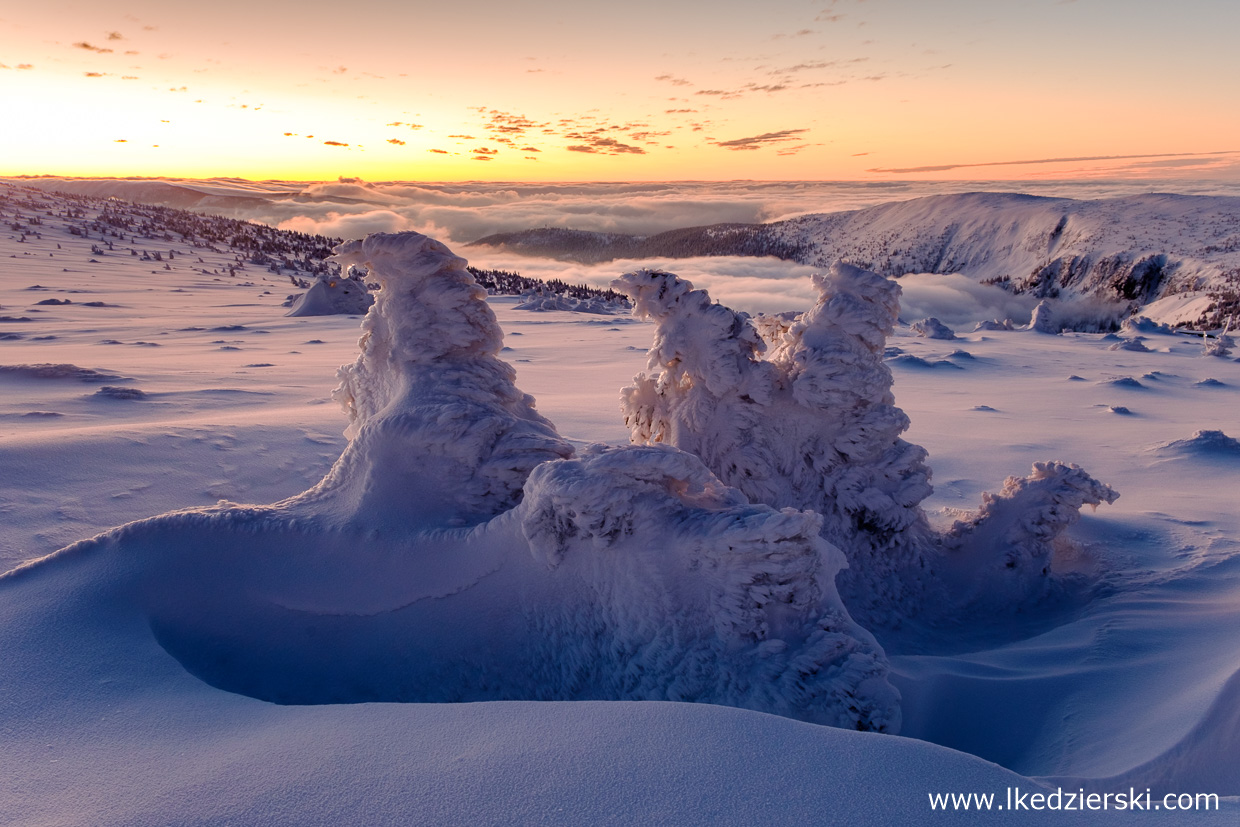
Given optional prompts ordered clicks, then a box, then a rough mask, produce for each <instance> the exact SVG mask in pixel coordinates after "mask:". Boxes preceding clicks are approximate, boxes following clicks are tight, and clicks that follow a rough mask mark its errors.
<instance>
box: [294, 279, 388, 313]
mask: <svg viewBox="0 0 1240 827" xmlns="http://www.w3.org/2000/svg"><path fill="white" fill-rule="evenodd" d="M286 304H287V305H288V306H289V307H290V310H289V312H288V313H287V314H286V315H289V316H335V315H345V316H350V315H358V316H360V315H362V314H364V313H365V312H366V311H367V310H369V309H370V306H371V305H372V304H374V297H373V296H371V295H370V290H369V289H367V287H366V282H365V281H363V280H362V279H360V278H354V277H350V276H345V275H341V274H340V273H324V274H322V275H320V276H319V277H318V278H316V279H315V280H314V282H313V283H312V284H311V285H310V289H308V290H307V291H306V292H305V293H302V294H301V295H295V296H290V297H289V301H288V302H286Z"/></svg>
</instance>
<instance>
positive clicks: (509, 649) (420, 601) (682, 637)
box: [0, 233, 900, 732]
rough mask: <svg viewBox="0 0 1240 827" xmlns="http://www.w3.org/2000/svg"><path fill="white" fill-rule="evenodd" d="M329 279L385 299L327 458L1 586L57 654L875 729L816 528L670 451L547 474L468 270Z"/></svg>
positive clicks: (309, 682)
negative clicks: (305, 487)
mask: <svg viewBox="0 0 1240 827" xmlns="http://www.w3.org/2000/svg"><path fill="white" fill-rule="evenodd" d="M337 260H338V261H339V262H340V264H341V266H342V267H345V268H347V267H349V266H351V265H354V266H358V267H365V268H367V269H368V271H369V275H368V278H369V279H372V280H374V281H377V282H378V283H379V284H380V285H381V289H380V290H379V291H378V293H377V296H376V301H375V304H374V306H373V307H372V308H371V311H370V313H369V314H368V315H367V317H366V319H365V321H364V323H363V331H364V333H363V336H362V339H361V343H360V348H361V353H360V355H359V356H358V358H357V361H356V362H354V363H353V364H352V365H348V366H345V367H343V368H342V369H341V371H340V379H341V384H340V387H339V388H338V389H337V391H336V394H335V396H336V398H337V399H338V400H339V401H340V402H341V403H342V405H343V406H344V407H345V410H346V411H347V412H348V414H349V419H350V423H349V427H348V431H347V435H348V436H349V438H350V442H349V445H348V446H347V448H346V449H345V452H344V454H343V455H342V456H341V458H340V459H339V461H338V462H337V463H336V465H335V466H334V467H333V468H332V470H331V471H330V473H329V474H328V475H327V476H326V477H325V478H324V479H323V481H322V482H321V483H319V485H317V486H316V487H314V488H312V489H311V490H309V491H307V492H305V493H303V494H301V495H298V496H296V497H293V498H291V499H288V500H285V501H283V502H281V503H277V504H275V505H271V506H241V505H234V504H230V503H221V504H219V505H218V506H216V507H213V508H207V509H197V510H189V511H182V512H175V513H171V514H167V515H163V516H160V517H154V518H151V519H148V520H143V521H139V522H135V523H131V524H129V525H127V526H123V527H121V528H119V529H115V530H113V531H111V532H108V533H105V534H102V535H100V536H99V537H96V538H94V539H92V540H87V541H83V542H81V543H78V544H76V545H74V546H71V547H69V548H66V549H63V550H62V551H60V552H58V553H57V554H54V555H52V556H50V557H48V558H44V559H43V560H40V561H36V562H35V563H32V564H29V565H27V566H25V567H23V568H21V569H18V570H16V571H15V572H13V573H11V574H10V575H8V576H6V577H5V578H2V579H0V588H4V589H7V590H8V592H9V595H6V596H12V595H13V593H14V591H15V590H21V589H26V590H27V596H28V599H29V600H30V601H33V603H32V606H33V607H34V608H31V609H29V611H31V612H33V613H35V614H37V615H38V617H39V623H38V624H35V626H39V627H40V628H42V627H43V626H42V624H46V623H53V624H58V625H57V628H59V629H62V630H63V634H64V639H63V643H64V647H66V648H65V650H64V651H62V652H60V653H59V654H58V656H57V657H58V658H59V659H61V660H62V661H63V662H66V663H68V662H72V663H77V662H78V661H81V662H82V663H83V664H89V663H93V662H94V659H95V658H97V657H99V656H100V655H99V653H100V652H102V653H105V654H104V655H102V656H103V657H105V658H106V660H107V661H108V663H109V664H110V666H109V669H110V670H111V671H113V672H115V671H117V670H119V671H121V672H124V671H125V670H127V669H128V670H132V671H134V672H135V673H136V672H142V671H144V670H148V669H151V668H154V667H151V666H150V664H151V663H155V662H157V659H155V660H152V658H153V657H154V656H153V655H151V654H150V650H151V648H152V647H151V646H150V644H149V640H150V634H151V633H153V634H154V637H155V640H157V641H158V643H159V646H160V647H162V649H163V651H165V652H167V653H169V654H171V655H172V656H173V657H175V658H176V659H177V661H179V662H180V664H181V665H182V666H184V667H185V669H187V670H188V671H189V672H190V673H192V674H194V675H196V676H198V677H199V678H201V679H202V680H203V681H205V682H206V683H209V684H211V685H213V686H216V687H219V688H222V689H226V690H229V691H232V692H235V693H239V694H244V695H249V696H253V697H256V698H261V699H265V700H269V701H275V702H279V703H286V704H315V703H339V702H360V701H378V700H381V701H419V702H425V701H483V700H513V699H525V700H549V699H559V700H569V699H625V700H648V699H657V700H677V701H702V702H710V703H719V704H727V705H734V706H743V707H748V708H752V709H756V710H761V711H768V712H774V713H778V714H782V715H787V716H792V717H796V718H800V719H803V720H808V721H814V722H818V723H824V724H830V725H835V726H841V727H847V728H850V729H865V730H878V731H886V732H894V731H896V730H897V729H898V727H899V724H900V708H899V695H898V693H897V692H896V691H895V689H894V688H893V687H892V686H891V685H890V684H889V683H888V681H887V663H886V658H885V656H884V654H883V652H882V650H881V649H880V648H879V646H878V644H877V643H876V642H875V640H874V639H873V637H871V636H870V635H869V634H868V633H867V632H865V631H864V630H862V629H861V628H860V627H858V626H857V625H856V624H855V623H854V622H853V621H852V620H851V619H850V618H849V616H848V613H847V612H846V610H845V609H844V607H843V604H842V602H841V600H840V598H839V595H838V593H837V591H836V588H835V583H834V578H835V575H836V574H837V572H838V571H839V570H840V569H841V567H842V566H843V565H844V558H843V555H842V554H841V552H840V551H839V550H838V549H836V548H834V547H833V546H831V545H830V544H829V543H828V542H826V541H824V540H823V539H822V538H821V537H820V536H819V530H820V527H821V522H822V518H821V517H820V516H819V515H818V514H815V513H813V512H810V511H802V510H797V509H784V510H776V509H774V508H771V507H769V506H766V505H761V504H751V503H749V502H748V501H747V500H746V498H745V496H744V495H743V494H741V493H740V492H739V491H737V490H735V489H733V488H730V487H728V486H727V485H725V484H724V483H723V482H721V481H720V480H719V479H718V478H717V477H716V476H715V475H714V474H712V473H711V472H710V471H709V470H708V469H707V468H706V467H705V466H704V465H703V464H702V462H701V460H699V459H698V458H697V457H695V456H693V455H691V454H688V453H685V452H683V451H679V450H677V449H675V448H671V447H666V446H656V447H633V446H627V447H623V448H602V447H594V448H590V449H587V450H586V451H584V452H583V453H582V455H581V456H580V457H577V458H574V459H569V458H568V457H570V455H571V454H572V450H571V448H570V447H569V445H568V444H567V442H565V441H564V440H563V439H561V438H560V437H559V436H558V434H557V433H556V431H555V429H554V427H553V426H552V425H551V423H550V422H548V421H547V420H546V419H544V418H543V417H541V416H540V415H539V414H538V413H537V412H536V411H535V410H534V403H533V399H532V398H531V397H529V396H528V395H526V394H523V393H522V392H521V391H520V390H519V389H517V388H516V386H515V384H514V383H513V378H514V373H513V370H512V368H511V367H509V366H508V365H507V364H505V363H503V362H501V361H500V360H499V359H498V358H496V354H497V353H498V352H499V350H500V347H501V344H502V337H501V333H500V330H499V327H498V326H497V325H496V322H495V318H494V316H493V314H492V312H491V310H490V309H489V307H488V306H487V304H486V302H485V301H484V298H485V296H484V291H483V290H482V289H481V288H479V287H478V286H477V285H476V284H475V283H474V281H473V279H472V277H471V276H470V275H469V273H468V272H467V270H466V269H465V262H464V260H463V259H460V258H458V257H456V256H454V255H452V254H451V252H450V251H449V250H448V249H447V248H446V247H444V246H443V245H442V244H440V243H439V242H436V241H434V240H431V239H429V238H426V237H424V236H421V235H417V234H414V233H402V234H393V235H372V236H369V237H367V238H366V239H365V240H363V241H355V242H349V243H347V244H344V245H341V247H339V248H338V249H337ZM49 584H50V585H49ZM47 589H50V591H47ZM105 607H106V608H105ZM105 615H106V617H108V618H114V620H113V621H110V624H111V625H109V622H103V625H102V626H100V625H99V624H100V623H101V622H102V621H101V620H100V618H101V617H103V616H105ZM30 616H31V617H34V614H32V615H30ZM79 627H80V628H79ZM25 628H27V627H25V626H23V625H21V624H18V625H17V626H14V627H12V628H10V629H9V630H8V631H7V632H6V633H5V634H7V635H9V636H10V638H11V637H12V636H14V635H16V636H17V637H19V638H20V637H21V634H23V632H21V630H22V629H25ZM30 628H34V627H30ZM148 629H149V631H147V630H148ZM15 630H16V631H15ZM86 630H88V631H86ZM120 630H124V631H123V632H122V631H120ZM30 634H34V633H33V632H30ZM10 644H12V641H11V640H10V641H9V643H8V644H6V645H10ZM14 645H15V644H14ZM19 648H20V646H19ZM21 668H23V669H24V668H25V667H21ZM31 668H33V667H31ZM82 668H83V669H86V668H87V667H86V666H82Z"/></svg>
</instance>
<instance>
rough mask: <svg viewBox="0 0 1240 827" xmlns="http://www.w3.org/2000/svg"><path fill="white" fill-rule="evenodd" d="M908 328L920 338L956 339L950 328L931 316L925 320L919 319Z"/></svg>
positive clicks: (954, 332)
mask: <svg viewBox="0 0 1240 827" xmlns="http://www.w3.org/2000/svg"><path fill="white" fill-rule="evenodd" d="M909 327H911V328H912V329H913V332H914V333H916V334H917V335H918V336H922V337H925V338H927V339H955V338H956V331H954V330H952V329H951V328H950V327H948V326H947V325H945V324H943V323H942V322H940V321H939V320H938V319H936V318H934V317H933V316H931V317H929V318H926V319H919V320H918V321H915V322H913V323H912V324H911V325H909Z"/></svg>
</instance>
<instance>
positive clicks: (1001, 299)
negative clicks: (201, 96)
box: [899, 273, 1038, 332]
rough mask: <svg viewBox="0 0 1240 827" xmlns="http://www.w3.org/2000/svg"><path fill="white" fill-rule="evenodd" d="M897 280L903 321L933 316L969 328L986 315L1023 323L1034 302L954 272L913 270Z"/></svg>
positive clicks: (1026, 297) (951, 324) (949, 323)
mask: <svg viewBox="0 0 1240 827" xmlns="http://www.w3.org/2000/svg"><path fill="white" fill-rule="evenodd" d="M899 282H900V287H901V289H902V293H901V295H900V318H902V319H903V320H904V321H906V322H915V321H917V320H918V319H924V318H926V317H928V316H933V317H934V318H936V319H938V320H939V321H941V322H943V323H944V324H946V325H949V326H955V325H961V326H965V325H967V326H969V329H970V330H971V329H972V325H973V324H974V323H976V322H980V321H985V320H987V319H999V320H1003V319H1014V320H1015V321H1017V322H1020V323H1021V324H1025V323H1026V322H1028V321H1029V317H1030V315H1031V314H1032V313H1033V308H1034V305H1036V304H1037V303H1038V299H1036V298H1033V297H1031V296H1016V295H1013V294H1011V293H1009V292H1007V291H1006V290H1004V289H1003V288H1001V287H996V286H995V285H993V284H979V283H978V282H977V281H975V280H973V279H972V278H970V277H968V276H962V275H960V274H958V273H955V274H946V275H941V274H937V273H913V274H910V275H907V276H904V277H903V278H901V279H900V280H899ZM965 332H968V331H967V330H966V331H965Z"/></svg>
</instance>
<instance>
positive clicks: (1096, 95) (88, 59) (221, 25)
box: [0, 0, 1240, 181]
mask: <svg viewBox="0 0 1240 827" xmlns="http://www.w3.org/2000/svg"><path fill="white" fill-rule="evenodd" d="M11 5H12V4H11ZM1237 31H1240V4H1236V3H1234V2H1203V0H1185V2H1181V3H1178V4H1175V5H1174V6H1173V7H1172V6H1167V5H1162V4H1155V3H1150V2H1145V0H1139V1H1138V2H1114V0H1107V1H1106V2H1090V0H1077V1H1076V2H1072V0H1068V2H1064V0H1059V1H1058V2H1054V1H1053V0H1047V1H1046V2H1033V0H1029V1H1027V2H1005V1H1003V0H991V2H980V0H976V1H975V0H940V2H933V3H928V2H920V3H913V2H907V0H905V1H903V2H884V0H835V2H831V0H820V1H819V2H793V0H783V2H773V3H763V4H758V3H756V2H735V1H734V0H719V1H718V2H714V3H709V4H708V3H696V4H687V3H667V2H666V0H663V2H657V3H656V2H651V0H632V2H627V3H624V4H604V3H598V2H581V3H578V4H576V5H572V6H570V5H568V4H565V3H563V2H547V0H532V2H528V3H525V4H518V3H507V4H492V5H482V6H478V5H469V6H467V5H465V4H456V5H452V4H444V3H442V2H437V3H434V4H431V3H422V2H413V3H410V2H403V3H397V2H376V0H359V2H355V3H351V4H331V3H326V2H321V0H309V2H299V3H289V2H276V3H265V4H256V3H244V4H243V3H240V2H238V1H237V0H224V2H221V3H216V4H212V5H211V6H210V7H209V8H208V7H207V6H205V5H204V6H200V7H192V8H191V7H188V6H186V5H184V4H168V3H166V2H162V0H161V2H154V0H121V1H120V2H118V3H115V4H107V6H106V7H104V6H101V5H100V4H97V3H96V4H87V3H83V2H75V1H74V0H49V1H48V2H43V3H26V4H22V6H21V7H20V8H10V9H9V10H6V11H5V12H4V13H3V14H2V15H0V66H2V67H3V68H0V104H2V105H3V110H4V113H5V117H4V118H2V119H0V120H2V121H3V123H0V174H5V175H21V174H58V175H82V176H90V175H149V176H161V175H162V176H187V177H190V176H192V177H208V176H237V177H247V178H286V179H301V180H306V179H311V180H323V179H334V178H336V177H337V176H360V177H364V178H366V179H368V180H398V179H406V180H441V181H450V180H531V181H534V180H613V181H616V180H634V181H638V180H675V179H695V180H728V179H771V180H798V179H805V180H850V179H853V180H891V179H909V178H953V179H969V178H985V179H988V180H996V179H1022V178H1065V177H1081V176H1095V177H1152V178H1162V179H1166V178H1176V177H1216V178H1227V179H1236V178H1240V154H1238V153H1237V152H1236V151H1237V150H1240V106H1238V105H1237V104H1238V103H1240V101H1238V100H1237V98H1238V97H1240V93H1238V92H1237V85H1236V83H1235V78H1237V77H1240V56H1238V55H1240V52H1237V50H1236V49H1234V47H1233V45H1232V43H1231V40H1232V38H1233V36H1234V33H1235V32H1237ZM1065 159H1075V160H1065ZM1029 161H1031V162H1035V163H1011V162H1029Z"/></svg>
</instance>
